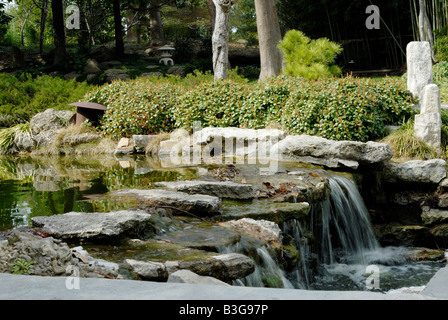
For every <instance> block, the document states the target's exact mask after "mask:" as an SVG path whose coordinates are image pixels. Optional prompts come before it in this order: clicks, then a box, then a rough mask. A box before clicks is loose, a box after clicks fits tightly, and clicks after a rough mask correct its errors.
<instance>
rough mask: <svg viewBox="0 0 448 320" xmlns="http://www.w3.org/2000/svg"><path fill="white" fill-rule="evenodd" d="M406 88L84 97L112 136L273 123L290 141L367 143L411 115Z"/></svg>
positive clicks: (113, 87) (369, 85)
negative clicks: (97, 106)
mask: <svg viewBox="0 0 448 320" xmlns="http://www.w3.org/2000/svg"><path fill="white" fill-rule="evenodd" d="M199 76H200V75H198V77H199ZM189 81H190V82H191V81H192V79H190V80H189ZM405 86H406V85H405V83H403V82H402V80H400V79H399V78H384V79H382V80H381V81H379V80H372V79H364V78H353V77H345V78H331V79H324V80H316V81H310V80H305V79H300V78H297V77H292V76H280V77H275V78H271V79H268V80H266V81H264V82H261V83H257V84H248V83H247V82H245V81H240V80H239V79H236V80H226V81H213V80H204V78H202V79H201V81H199V82H198V83H197V84H196V85H195V86H187V85H185V83H182V82H181V81H173V79H168V80H158V81H155V80H154V79H137V80H132V81H127V82H120V81H119V82H114V83H112V84H110V85H106V86H103V87H100V88H98V89H96V90H94V91H92V92H90V93H89V94H88V95H87V96H86V98H87V99H88V100H89V101H92V102H97V103H101V104H104V105H106V106H107V107H108V111H107V112H106V114H105V116H104V119H103V130H104V131H105V132H106V133H108V134H111V135H114V136H130V135H131V134H152V133H158V132H161V131H171V130H173V129H174V128H187V129H191V127H192V125H193V122H195V121H200V122H201V125H202V127H207V126H214V127H218V126H219V127H223V126H233V127H244V128H256V129H258V128H264V127H266V126H267V125H269V124H271V123H272V122H276V123H278V124H279V125H281V126H282V127H283V128H284V129H285V130H286V131H287V132H288V133H291V134H311V135H320V136H323V137H325V138H329V139H334V140H356V141H367V140H374V139H378V138H381V137H382V136H384V134H385V131H386V126H387V125H389V124H397V123H401V122H403V121H404V120H405V119H407V118H409V117H411V116H412V115H413V114H414V111H413V109H412V105H413V104H414V101H413V97H412V95H411V93H410V92H409V91H407V90H406V89H405Z"/></svg>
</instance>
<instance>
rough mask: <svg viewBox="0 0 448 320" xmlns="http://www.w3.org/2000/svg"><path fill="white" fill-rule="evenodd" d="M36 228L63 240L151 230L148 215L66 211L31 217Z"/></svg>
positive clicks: (122, 234)
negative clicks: (59, 213)
mask: <svg viewBox="0 0 448 320" xmlns="http://www.w3.org/2000/svg"><path fill="white" fill-rule="evenodd" d="M31 221H32V223H33V225H34V226H35V227H41V228H43V229H44V230H45V232H47V233H49V234H50V235H51V236H53V237H56V238H62V239H92V240H93V239H110V238H116V237H124V236H140V235H142V234H144V233H145V232H147V231H150V230H151V215H150V214H149V213H147V212H146V211H138V210H136V211H133V210H125V211H112V212H106V213H84V212H69V213H65V214H61V215H53V216H49V217H47V216H40V217H33V218H31Z"/></svg>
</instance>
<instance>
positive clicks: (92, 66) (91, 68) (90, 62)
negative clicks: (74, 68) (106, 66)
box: [84, 59, 101, 73]
mask: <svg viewBox="0 0 448 320" xmlns="http://www.w3.org/2000/svg"><path fill="white" fill-rule="evenodd" d="M100 71H101V68H100V65H99V63H98V62H96V60H94V59H87V62H86V65H85V67H84V73H97V72H100Z"/></svg>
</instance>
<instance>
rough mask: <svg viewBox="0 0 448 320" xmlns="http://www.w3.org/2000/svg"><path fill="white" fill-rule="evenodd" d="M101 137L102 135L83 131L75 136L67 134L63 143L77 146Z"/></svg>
mask: <svg viewBox="0 0 448 320" xmlns="http://www.w3.org/2000/svg"><path fill="white" fill-rule="evenodd" d="M99 139H101V136H100V135H98V134H93V133H82V134H77V135H74V136H65V137H64V138H63V139H62V143H63V144H64V145H68V146H72V147H74V146H77V145H80V144H85V143H90V142H93V141H97V140H99Z"/></svg>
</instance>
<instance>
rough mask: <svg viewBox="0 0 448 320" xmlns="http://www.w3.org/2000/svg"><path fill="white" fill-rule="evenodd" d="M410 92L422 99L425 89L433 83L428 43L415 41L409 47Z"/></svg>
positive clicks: (407, 51) (408, 75) (407, 52)
mask: <svg viewBox="0 0 448 320" xmlns="http://www.w3.org/2000/svg"><path fill="white" fill-rule="evenodd" d="M406 55H407V77H408V90H409V91H410V92H412V93H413V94H414V95H415V96H417V97H418V98H419V99H420V102H421V100H422V98H423V88H424V87H425V86H426V85H428V84H432V83H433V73H432V54H431V46H430V44H429V42H427V41H413V42H410V43H409V44H408V45H407V48H406Z"/></svg>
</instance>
